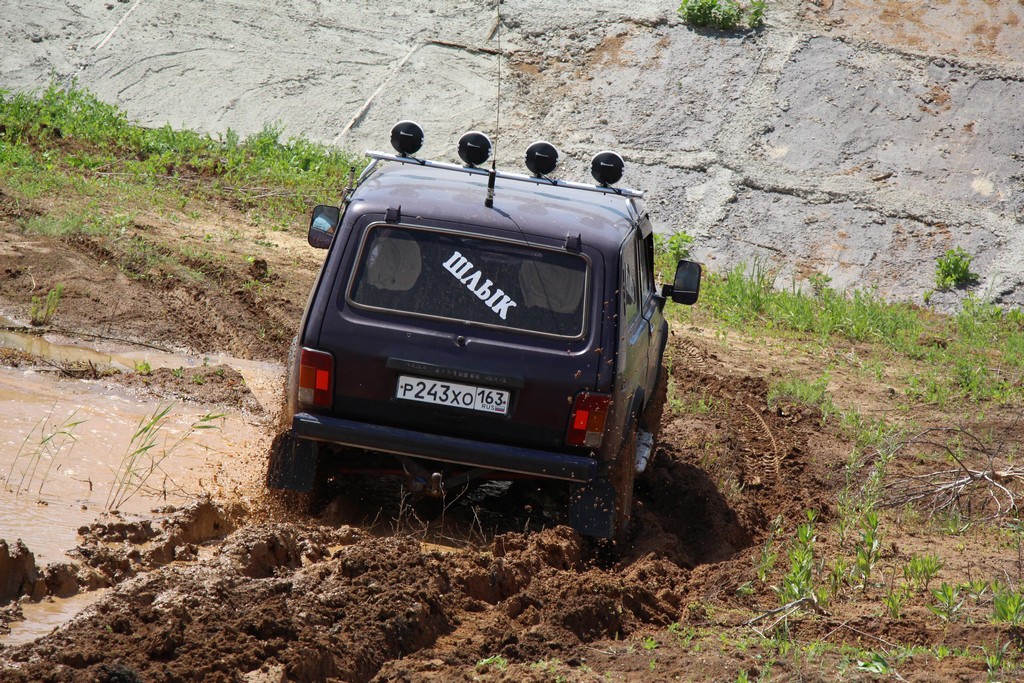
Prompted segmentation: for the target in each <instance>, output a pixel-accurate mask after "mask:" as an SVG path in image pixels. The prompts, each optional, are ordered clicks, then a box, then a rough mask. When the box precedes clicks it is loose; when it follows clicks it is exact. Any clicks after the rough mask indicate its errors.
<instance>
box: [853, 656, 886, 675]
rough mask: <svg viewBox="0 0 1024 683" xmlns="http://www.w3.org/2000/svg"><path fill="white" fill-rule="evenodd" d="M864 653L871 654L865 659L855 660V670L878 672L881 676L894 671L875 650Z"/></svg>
mask: <svg viewBox="0 0 1024 683" xmlns="http://www.w3.org/2000/svg"><path fill="white" fill-rule="evenodd" d="M866 654H869V655H871V657H870V658H868V659H866V660H863V661H862V660H860V659H858V660H857V671H863V672H865V673H871V674H879V675H881V676H889V675H892V674H893V673H895V672H894V671H893V668H892V666H890V665H889V662H887V661H886V660H885V657H883V656H882V655H880V654H878V653H877V652H868V653H866Z"/></svg>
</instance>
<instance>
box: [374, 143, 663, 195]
mask: <svg viewBox="0 0 1024 683" xmlns="http://www.w3.org/2000/svg"><path fill="white" fill-rule="evenodd" d="M366 156H368V157H369V158H371V159H373V160H374V161H373V162H371V163H370V165H369V166H367V167H366V170H365V171H363V175H367V174H369V173H370V172H371V171H372V170H373V169H374V168H375V167H376V166H377V164H376V162H377V161H396V162H398V163H400V164H414V165H416V166H425V167H427V168H441V169H445V170H448V171H462V172H463V173H469V174H471V175H483V176H486V175H489V174H490V173H491V172H492V171H489V170H487V169H485V168H475V167H473V166H460V165H458V164H449V163H445V162H443V161H429V160H427V159H417V158H416V157H411V156H400V155H398V154H387V153H385V152H375V151H373V150H367V152H366ZM493 173H494V174H495V176H496V177H498V178H501V179H503V180H515V181H519V182H527V183H534V184H535V185H546V186H549V187H566V188H571V189H574V190H585V191H587V192H598V193H600V194H614V195H619V196H621V197H635V198H637V199H643V196H644V193H643V192H641V191H640V190H631V189H629V188H625V187H623V188H619V187H602V186H600V185H587V184H585V183H570V182H567V181H565V180H556V179H554V178H545V177H543V176H529V175H524V174H522V173H507V172H505V171H494V172H493Z"/></svg>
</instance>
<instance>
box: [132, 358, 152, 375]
mask: <svg viewBox="0 0 1024 683" xmlns="http://www.w3.org/2000/svg"><path fill="white" fill-rule="evenodd" d="M133 365H134V366H135V372H137V373H139V374H140V375H150V374H152V373H153V367H152V366H151V365H150V364H149V363H148V362H147V361H144V360H143V361H136V362H135V363H133Z"/></svg>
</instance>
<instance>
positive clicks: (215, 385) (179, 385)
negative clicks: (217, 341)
mask: <svg viewBox="0 0 1024 683" xmlns="http://www.w3.org/2000/svg"><path fill="white" fill-rule="evenodd" d="M112 381H116V382H117V383H118V384H121V385H124V386H127V387H130V388H134V389H141V390H143V391H145V392H146V393H149V394H154V395H157V396H160V397H161V398H169V399H173V400H186V401H193V402H196V403H204V404H207V405H219V406H229V407H232V408H240V409H242V410H245V411H248V412H250V413H254V414H257V415H261V414H263V412H264V410H263V406H261V405H260V402H259V401H257V400H256V398H255V397H254V396H253V395H252V392H251V391H250V390H249V387H247V386H246V385H245V379H243V377H242V374H241V373H240V372H238V371H237V370H235V369H234V368H232V367H230V366H228V365H212V366H201V367H194V368H186V367H181V368H157V369H156V370H153V371H151V372H148V373H126V374H122V375H118V376H117V377H116V378H114V379H113V380H112Z"/></svg>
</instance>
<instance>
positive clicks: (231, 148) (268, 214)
mask: <svg viewBox="0 0 1024 683" xmlns="http://www.w3.org/2000/svg"><path fill="white" fill-rule="evenodd" d="M282 134H283V130H282V128H281V127H280V126H277V125H274V124H268V125H267V126H266V127H264V129H263V130H262V131H260V132H259V133H256V134H254V135H251V136H249V137H247V138H245V139H242V138H241V137H240V136H239V135H238V134H237V133H235V132H234V131H231V130H228V131H227V132H226V133H225V134H224V135H221V136H218V137H216V138H214V137H212V136H209V135H205V134H201V133H197V132H195V131H189V130H176V129H173V128H171V127H170V126H169V125H167V126H163V127H160V128H147V127H144V126H139V125H136V124H134V123H132V122H131V121H130V120H129V119H128V117H127V115H126V114H125V113H124V112H123V111H121V110H120V109H118V108H117V107H115V106H113V105H110V104H107V103H105V102H102V101H100V100H99V99H98V98H97V97H96V96H95V95H93V94H92V93H90V92H89V91H87V90H85V89H81V88H78V87H74V86H73V87H69V88H62V87H60V86H59V85H57V84H51V85H50V86H49V87H48V88H47V89H46V90H44V91H43V92H41V93H25V92H21V93H10V92H6V91H0V142H2V144H0V179H4V180H5V181H6V182H7V183H9V184H11V185H12V186H13V187H14V188H15V189H17V190H18V191H20V192H21V193H23V194H24V195H25V196H26V197H29V198H32V197H35V196H40V195H42V194H45V193H46V192H47V191H52V190H55V189H60V190H63V191H68V190H69V189H73V188H71V187H69V185H74V181H73V180H71V179H73V178H87V179H96V178H103V179H107V180H110V181H113V182H116V181H117V180H119V179H120V180H126V179H127V180H130V181H131V184H132V185H135V186H138V185H139V184H143V185H145V184H150V185H161V184H171V185H174V184H179V185H183V186H184V187H185V189H186V193H185V196H186V197H187V196H188V195H191V194H194V193H198V194H200V195H204V194H205V195H209V196H215V197H219V198H228V199H231V200H233V201H234V202H235V203H237V204H238V205H239V206H240V208H242V209H244V210H247V211H251V212H253V213H256V214H258V215H259V216H261V217H262V218H263V219H264V220H267V221H268V222H271V223H275V222H276V223H290V222H291V221H292V220H294V216H295V215H298V214H305V213H306V211H307V210H308V207H309V206H310V205H311V204H315V203H317V202H335V201H337V198H338V197H337V196H338V193H339V190H340V188H341V187H343V186H344V185H345V182H346V180H347V178H348V174H349V170H350V168H352V167H356V169H357V170H359V169H360V168H361V167H362V165H363V163H364V162H363V161H362V160H361V159H356V158H354V157H352V156H351V155H349V154H348V153H346V152H344V151H341V150H337V149H333V148H330V147H327V146H324V145H319V144H316V143H313V142H310V141H309V140H305V139H302V138H291V139H287V140H283V139H282ZM100 184H101V185H102V183H100ZM54 185H57V187H54ZM89 187H90V183H89V182H86V183H85V184H84V185H82V186H81V187H80V188H79V190H80V192H79V193H81V194H89V193H88V192H87V191H86V190H88V188H89ZM182 208H183V207H182Z"/></svg>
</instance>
